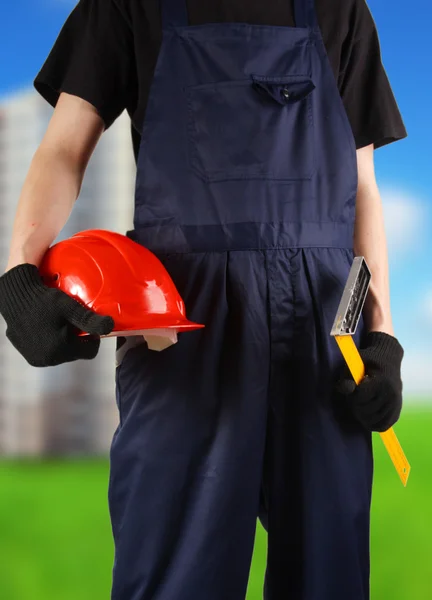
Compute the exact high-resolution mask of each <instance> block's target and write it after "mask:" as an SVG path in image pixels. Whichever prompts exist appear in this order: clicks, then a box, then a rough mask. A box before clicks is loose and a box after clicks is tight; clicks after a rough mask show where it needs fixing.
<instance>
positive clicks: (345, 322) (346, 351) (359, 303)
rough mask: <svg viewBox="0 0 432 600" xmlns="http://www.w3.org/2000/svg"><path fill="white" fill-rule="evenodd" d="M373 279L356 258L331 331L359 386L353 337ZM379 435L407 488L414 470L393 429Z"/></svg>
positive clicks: (361, 370)
mask: <svg viewBox="0 0 432 600" xmlns="http://www.w3.org/2000/svg"><path fill="white" fill-rule="evenodd" d="M370 280H371V272H370V270H369V267H368V266H367V264H366V261H365V259H364V258H363V257H362V256H358V257H356V258H355V259H354V262H353V264H352V267H351V270H350V273H349V276H348V280H347V283H346V285H345V289H344V291H343V294H342V299H341V301H340V304H339V308H338V311H337V313H336V318H335V321H334V324H333V327H332V330H331V332H330V335H331V336H333V337H334V338H335V340H336V342H337V344H338V346H339V349H340V351H341V352H342V355H343V357H344V359H345V362H346V364H347V365H348V368H349V370H350V372H351V375H352V376H353V379H354V381H355V382H356V384H357V385H359V383H360V382H361V381H362V379H363V378H364V377H365V366H364V363H363V360H362V358H361V356H360V353H359V351H358V350H357V347H356V345H355V342H354V340H353V338H352V336H353V335H354V334H355V332H356V329H357V325H358V322H359V319H360V315H361V313H362V310H363V306H364V303H365V300H366V296H367V293H368V290H369V285H370ZM380 436H381V439H382V441H383V442H384V445H385V447H386V449H387V452H388V453H389V455H390V458H391V460H392V462H393V465H394V466H395V469H396V471H397V472H398V475H399V477H400V478H401V481H402V483H403V485H404V486H406V484H407V481H408V477H409V474H410V471H411V467H410V464H409V463H408V460H407V459H406V456H405V454H404V452H403V450H402V447H401V445H400V443H399V440H398V439H397V437H396V434H395V432H394V430H393V428H390V429H388V430H387V431H385V432H383V433H380Z"/></svg>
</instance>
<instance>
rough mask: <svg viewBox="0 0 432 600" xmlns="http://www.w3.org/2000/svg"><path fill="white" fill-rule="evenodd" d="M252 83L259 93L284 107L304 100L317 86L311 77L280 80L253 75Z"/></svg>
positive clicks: (283, 78) (298, 76)
mask: <svg viewBox="0 0 432 600" xmlns="http://www.w3.org/2000/svg"><path fill="white" fill-rule="evenodd" d="M252 81H253V85H254V87H255V89H256V90H257V91H258V92H259V93H261V94H263V95H265V96H267V97H270V98H273V100H276V102H278V103H279V104H281V105H282V106H285V105H286V104H290V103H291V102H298V101H299V100H303V98H306V97H307V96H309V94H310V93H311V92H312V91H313V90H314V89H315V84H314V83H313V81H312V80H311V79H310V78H309V77H304V76H300V75H297V76H295V75H293V76H291V77H281V78H280V79H276V78H274V77H260V76H259V75H252Z"/></svg>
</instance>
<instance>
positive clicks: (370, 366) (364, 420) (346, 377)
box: [336, 331, 404, 432]
mask: <svg viewBox="0 0 432 600" xmlns="http://www.w3.org/2000/svg"><path fill="white" fill-rule="evenodd" d="M359 352H360V355H361V357H362V359H363V362H364V364H365V372H366V377H365V378H364V379H363V381H362V382H361V383H360V384H359V385H358V386H357V385H356V383H355V382H354V380H353V378H352V376H351V374H350V372H349V370H348V368H346V369H345V372H344V374H343V376H342V378H341V379H340V380H339V381H338V383H337V384H336V391H337V392H339V394H341V395H342V396H343V400H344V401H345V402H348V403H349V405H350V407H351V409H352V411H353V413H354V415H355V417H356V418H357V419H358V420H359V421H360V423H361V424H362V425H363V426H364V427H365V428H366V429H367V430H368V431H381V432H382V431H387V429H390V427H392V426H393V425H394V424H395V423H396V422H397V420H398V419H399V416H400V413H401V410H402V379H401V364H402V358H403V355H404V351H403V348H402V346H401V345H400V344H399V342H398V341H397V339H396V338H394V337H393V336H391V335H388V334H386V333H382V332H377V331H374V332H371V333H369V334H368V335H367V337H366V343H365V345H364V347H362V348H361V349H360V350H359Z"/></svg>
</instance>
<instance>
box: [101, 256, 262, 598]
mask: <svg viewBox="0 0 432 600" xmlns="http://www.w3.org/2000/svg"><path fill="white" fill-rule="evenodd" d="M165 264H166V267H167V269H168V271H169V272H170V273H171V275H172V276H173V279H174V282H175V284H176V286H177V288H178V289H179V290H180V291H181V294H182V296H183V298H184V300H185V303H186V305H187V306H193V310H192V312H191V313H190V314H188V316H189V317H190V318H191V319H195V320H196V321H197V322H203V323H206V324H207V327H206V329H204V330H202V331H200V332H190V333H184V334H180V339H179V342H178V344H177V345H175V346H173V347H171V348H168V349H167V350H164V351H163V352H161V353H158V352H152V351H150V350H148V349H147V347H146V346H145V345H144V344H141V345H139V346H136V347H134V348H131V349H130V350H129V351H128V352H127V353H126V355H125V356H124V358H123V361H122V363H121V365H120V366H119V367H118V368H117V386H118V387H117V395H118V403H119V408H120V415H121V425H120V428H119V430H118V432H117V434H116V437H115V439H114V442H113V445H112V451H111V483H110V506H111V518H112V523H113V530H114V536H115V542H116V561H115V566H114V584H113V592H112V598H113V600H204V599H205V600H221V599H223V600H242V599H243V598H244V597H245V594H246V587H247V581H248V575H249V568H250V560H251V556H252V551H253V543H254V534H255V527H256V516H257V511H258V503H259V491H260V483H261V473H262V457H263V449H264V443H265V433H266V431H265V424H266V410H267V406H266V402H267V384H268V377H269V345H268V327H267V316H266V309H265V306H266V297H267V287H266V280H265V277H263V273H264V257H263V255H262V254H261V253H259V252H256V253H254V252H234V253H214V254H211V253H210V254H209V253H203V254H202V255H200V254H192V255H188V256H187V257H186V256H184V257H181V256H180V257H175V256H173V257H172V258H171V259H168V260H167V261H166V263H165ZM245 306H247V310H245Z"/></svg>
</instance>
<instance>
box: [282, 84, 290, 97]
mask: <svg viewBox="0 0 432 600" xmlns="http://www.w3.org/2000/svg"><path fill="white" fill-rule="evenodd" d="M282 95H283V97H284V98H286V99H287V100H288V98H289V97H290V93H289V89H288V88H286V87H285V88H283V90H282Z"/></svg>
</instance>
